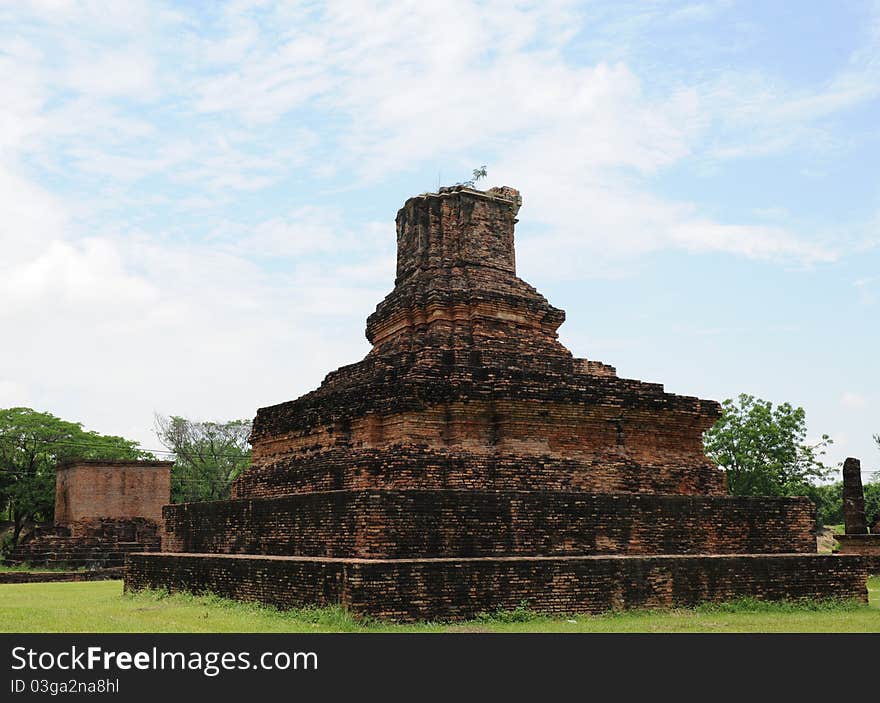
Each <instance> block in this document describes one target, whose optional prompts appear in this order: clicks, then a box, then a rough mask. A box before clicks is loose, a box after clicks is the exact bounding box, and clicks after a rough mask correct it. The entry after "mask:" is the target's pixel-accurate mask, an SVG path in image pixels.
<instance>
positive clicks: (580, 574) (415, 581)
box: [125, 553, 867, 620]
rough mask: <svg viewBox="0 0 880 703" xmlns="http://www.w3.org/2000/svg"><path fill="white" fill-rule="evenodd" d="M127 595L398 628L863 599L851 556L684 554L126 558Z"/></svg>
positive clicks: (860, 564)
mask: <svg viewBox="0 0 880 703" xmlns="http://www.w3.org/2000/svg"><path fill="white" fill-rule="evenodd" d="M127 563H128V570H127V573H126V580H125V588H126V590H138V589H143V588H167V589H169V590H172V591H189V592H194V593H205V592H212V593H216V594H218V595H220V596H225V597H228V598H235V599H239V600H246V601H257V602H261V603H266V604H269V605H274V606H277V607H280V608H291V607H298V606H302V605H306V604H317V605H330V604H335V603H339V604H342V605H343V606H344V607H346V608H348V609H349V610H351V611H352V612H354V613H359V614H370V615H373V616H377V617H383V618H391V619H396V620H424V619H453V620H454V619H462V618H468V617H472V616H474V615H476V614H477V613H480V612H487V611H493V610H495V609H497V608H505V609H513V608H516V607H517V606H518V605H520V603H522V602H523V601H525V602H526V603H527V604H528V606H529V607H530V608H532V609H533V610H536V611H539V612H547V613H600V612H604V611H608V610H612V609H625V608H667V607H673V606H693V605H696V604H699V603H703V602H707V601H708V602H723V601H727V600H733V599H736V598H740V597H745V596H750V597H756V598H760V599H762V600H792V599H798V598H810V599H819V598H839V599H855V600H859V601H862V602H867V588H866V586H865V580H866V567H865V563H864V561H863V559H862V558H861V557H858V556H853V557H848V556H831V555H818V554H812V555H805V554H792V555H773V556H770V555H689V556H616V557H614V556H610V557H607V556H606V557H519V558H517V557H509V558H478V559H414V560H364V559H314V558H302V557H257V556H245V555H216V554H167V553H159V554H132V555H129V557H128V560H127Z"/></svg>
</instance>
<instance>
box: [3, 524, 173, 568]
mask: <svg viewBox="0 0 880 703" xmlns="http://www.w3.org/2000/svg"><path fill="white" fill-rule="evenodd" d="M161 544H162V539H161V536H160V530H159V525H158V524H157V523H155V522H154V521H153V520H148V519H146V518H129V519H125V520H124V519H121V518H101V519H91V520H80V521H78V522H74V523H70V524H68V525H55V526H53V527H52V528H50V529H41V530H38V531H36V532H35V533H33V534H31V535H29V536H28V538H27V539H25V540H22V541H21V542H19V544H18V545H17V546H16V548H15V549H14V550H13V552H12V553H11V554H10V555H9V557H8V558H7V559H6V561H7V562H8V563H10V564H29V565H31V566H50V567H73V568H77V567H87V568H89V569H95V568H105V567H122V566H123V565H124V564H125V555H126V554H128V553H130V552H144V551H148V552H149V551H152V552H156V551H159V548H160V547H161Z"/></svg>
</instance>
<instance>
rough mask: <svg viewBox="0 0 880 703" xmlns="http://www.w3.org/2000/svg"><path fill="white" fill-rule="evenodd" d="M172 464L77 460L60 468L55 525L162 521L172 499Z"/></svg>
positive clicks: (58, 471) (56, 484) (56, 492)
mask: <svg viewBox="0 0 880 703" xmlns="http://www.w3.org/2000/svg"><path fill="white" fill-rule="evenodd" d="M171 466H172V463H171V462H167V461H155V462H153V461H77V462H71V463H69V464H63V465H61V466H59V467H58V469H57V472H56V479H55V522H56V523H57V524H60V525H66V524H70V523H75V522H78V521H82V520H88V519H92V518H122V519H127V518H138V517H142V518H147V519H149V520H154V521H156V522H159V521H160V520H161V519H162V506H163V505H165V504H167V503H168V502H169V501H170V500H171Z"/></svg>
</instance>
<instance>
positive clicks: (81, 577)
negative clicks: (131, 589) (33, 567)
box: [0, 566, 125, 584]
mask: <svg viewBox="0 0 880 703" xmlns="http://www.w3.org/2000/svg"><path fill="white" fill-rule="evenodd" d="M124 576H125V568H123V567H121V566H120V567H117V568H113V569H91V570H88V571H2V572H0V584H3V583H45V582H50V581H112V580H114V579H121V578H123V577H124Z"/></svg>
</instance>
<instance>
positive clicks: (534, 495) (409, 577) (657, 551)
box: [126, 186, 866, 620]
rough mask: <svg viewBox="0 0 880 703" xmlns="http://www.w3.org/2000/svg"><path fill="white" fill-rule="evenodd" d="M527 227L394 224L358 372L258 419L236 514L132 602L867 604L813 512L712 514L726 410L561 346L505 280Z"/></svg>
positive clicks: (742, 505) (179, 550) (454, 193)
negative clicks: (391, 266) (390, 261)
mask: <svg viewBox="0 0 880 703" xmlns="http://www.w3.org/2000/svg"><path fill="white" fill-rule="evenodd" d="M521 203H522V200H521V198H520V197H519V193H518V192H517V191H516V190H514V189H512V188H506V187H505V188H492V189H490V190H488V191H486V192H480V191H476V190H474V189H471V188H467V187H460V186H457V187H452V188H441V189H440V192H439V193H428V194H424V195H420V196H416V197H413V198H410V199H409V200H407V201H406V203H405V204H404V206H403V207H402V208H401V209H400V211H399V212H398V213H397V272H396V279H395V282H394V289H393V290H392V291H391V292H390V293H389V294H388V295H387V296H386V297H385V299H384V300H382V301H381V302H380V303H379V304H378V306H377V307H376V310H375V312H374V313H373V314H372V315H370V316H369V318H368V319H367V325H366V336H367V339H368V340H369V341H370V343H371V344H372V349H371V350H370V352H369V354H368V355H367V356H366V357H365V358H364V359H363V360H361V361H359V362H357V363H354V364H350V365H348V366H343V367H341V368H339V369H337V370H336V371H333V372H332V373H329V374H328V375H327V377H326V378H325V379H324V381H323V383H322V384H321V385H320V387H319V388H317V389H316V390H314V391H312V392H310V393H307V394H306V395H304V396H302V397H300V398H298V399H296V400H292V401H290V402H286V403H281V404H280V405H274V406H271V407H266V408H260V409H259V410H258V411H257V415H256V418H255V420H254V425H253V432H252V435H251V442H252V446H253V452H252V465H251V467H250V468H249V469H248V470H247V471H245V472H244V473H243V474H242V475H241V476H239V477H238V478H237V479H236V481H235V483H234V484H233V488H232V498H233V499H232V500H229V501H220V502H216V503H204V504H189V505H177V506H168V507H166V508H165V510H164V519H165V522H164V528H165V531H164V532H163V535H162V539H163V553H161V554H131V555H129V556H128V557H127V563H128V565H129V566H128V572H127V576H126V587H127V588H132V589H135V588H144V587H150V588H169V589H171V590H191V591H214V592H217V593H219V594H221V595H224V596H229V597H232V598H241V599H244V600H258V601H262V602H266V603H272V604H274V605H278V606H281V607H294V606H298V605H306V604H312V603H314V604H331V603H342V604H343V605H344V606H346V607H348V608H350V609H352V610H353V611H354V612H357V613H369V614H372V615H378V616H384V617H391V618H397V619H404V620H405V619H413V618H462V617H469V616H471V615H474V614H476V613H478V612H481V611H486V610H494V609H496V608H498V607H507V608H515V607H516V606H518V605H519V604H520V602H521V601H522V600H527V601H528V602H529V604H530V605H531V606H532V607H533V608H534V609H536V610H541V611H548V612H556V613H562V612H599V611H603V610H607V609H610V608H625V607H653V606H661V607H665V606H669V605H692V604H695V603H698V602H701V601H704V600H710V601H718V600H727V599H730V598H735V597H738V596H744V595H748V596H753V597H758V598H768V599H779V598H800V597H836V598H857V599H860V600H865V597H866V588H865V578H866V564H865V561H864V557H861V556H856V557H833V556H824V557H820V556H818V555H816V554H815V550H816V543H815V533H814V511H813V508H812V504H811V503H810V502H809V501H808V500H807V499H778V498H776V499H774V498H767V499H750V498H731V497H727V496H726V495H725V494H726V490H725V484H724V475H723V472H721V471H720V470H719V469H718V467H717V466H715V465H714V464H713V463H712V462H711V461H710V460H709V459H708V458H707V457H706V455H705V454H704V451H703V442H702V436H703V432H704V431H705V430H707V429H708V428H709V427H711V426H712V424H713V423H714V422H715V420H716V419H717V418H718V417H719V415H720V406H719V405H718V403H716V402H715V401H712V400H701V399H699V398H694V397H690V396H681V395H674V394H671V393H667V392H666V391H665V390H664V388H663V386H662V385H660V384H657V383H644V382H642V381H638V380H632V379H623V378H620V377H618V375H617V372H616V370H615V369H614V367H612V366H609V365H608V364H604V363H602V362H600V361H596V360H593V359H578V358H575V357H574V356H573V355H572V354H571V352H570V351H569V350H568V349H566V348H565V347H564V346H563V345H562V344H561V343H560V342H559V340H558V335H557V329H558V328H559V326H560V325H561V324H562V322H563V321H564V320H565V313H564V312H563V311H562V310H560V309H558V308H555V307H553V306H552V305H551V304H550V303H549V302H548V301H547V300H546V298H544V296H542V295H541V294H540V293H539V292H538V291H537V290H535V289H534V288H533V287H532V286H530V285H529V284H528V283H526V282H525V281H523V280H522V279H520V278H519V277H518V276H517V275H516V258H515V251H514V225H515V223H516V221H517V220H516V216H517V214H518V211H519V207H520V205H521Z"/></svg>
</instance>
